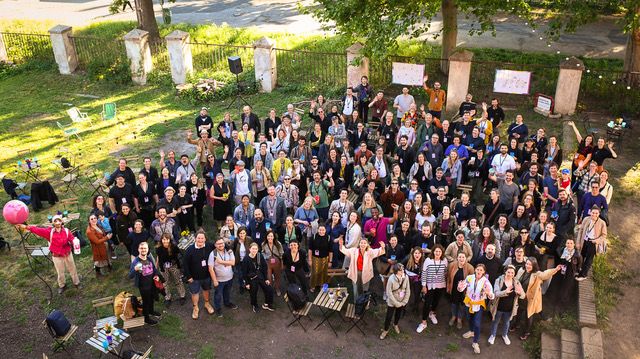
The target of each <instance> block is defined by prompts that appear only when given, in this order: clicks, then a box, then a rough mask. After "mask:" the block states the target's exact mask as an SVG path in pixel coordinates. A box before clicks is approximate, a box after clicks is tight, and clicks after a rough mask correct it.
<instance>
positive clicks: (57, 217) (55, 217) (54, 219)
mask: <svg viewBox="0 0 640 359" xmlns="http://www.w3.org/2000/svg"><path fill="white" fill-rule="evenodd" d="M55 221H60V222H64V221H63V220H62V216H61V215H59V214H56V215H55V216H53V217H52V218H51V223H54V222H55Z"/></svg>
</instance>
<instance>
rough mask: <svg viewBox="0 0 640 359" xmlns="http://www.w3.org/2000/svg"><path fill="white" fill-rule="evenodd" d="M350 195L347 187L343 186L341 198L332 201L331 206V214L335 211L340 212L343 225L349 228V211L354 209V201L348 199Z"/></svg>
mask: <svg viewBox="0 0 640 359" xmlns="http://www.w3.org/2000/svg"><path fill="white" fill-rule="evenodd" d="M348 196H349V192H348V191H347V189H346V188H343V189H342V190H340V198H338V199H336V200H334V201H333V202H331V206H329V214H331V213H334V212H338V213H340V218H341V219H342V225H343V226H344V227H345V228H347V222H348V221H349V213H351V212H352V211H353V209H354V207H353V203H352V202H351V201H349V200H348V199H347V197H348Z"/></svg>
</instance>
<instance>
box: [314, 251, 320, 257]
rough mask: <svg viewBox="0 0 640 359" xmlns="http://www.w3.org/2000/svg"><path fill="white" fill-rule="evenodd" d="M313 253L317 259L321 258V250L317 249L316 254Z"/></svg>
mask: <svg viewBox="0 0 640 359" xmlns="http://www.w3.org/2000/svg"><path fill="white" fill-rule="evenodd" d="M313 253H314V255H315V256H316V257H320V251H319V250H317V249H316V250H315V252H313Z"/></svg>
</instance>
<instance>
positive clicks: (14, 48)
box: [2, 32, 54, 63]
mask: <svg viewBox="0 0 640 359" xmlns="http://www.w3.org/2000/svg"><path fill="white" fill-rule="evenodd" d="M2 37H3V39H4V44H5V48H6V49H7V56H8V57H9V61H12V62H14V63H24V62H27V61H29V60H39V61H51V62H53V61H54V57H53V50H52V49H51V38H50V37H49V35H46V34H25V33H14V32H2Z"/></svg>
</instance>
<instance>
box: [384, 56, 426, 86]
mask: <svg viewBox="0 0 640 359" xmlns="http://www.w3.org/2000/svg"><path fill="white" fill-rule="evenodd" d="M391 74H392V80H391V82H392V83H394V84H400V85H410V86H422V83H423V81H424V80H423V79H424V65H418V64H405V63H403V62H394V63H393V67H392V72H391Z"/></svg>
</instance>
